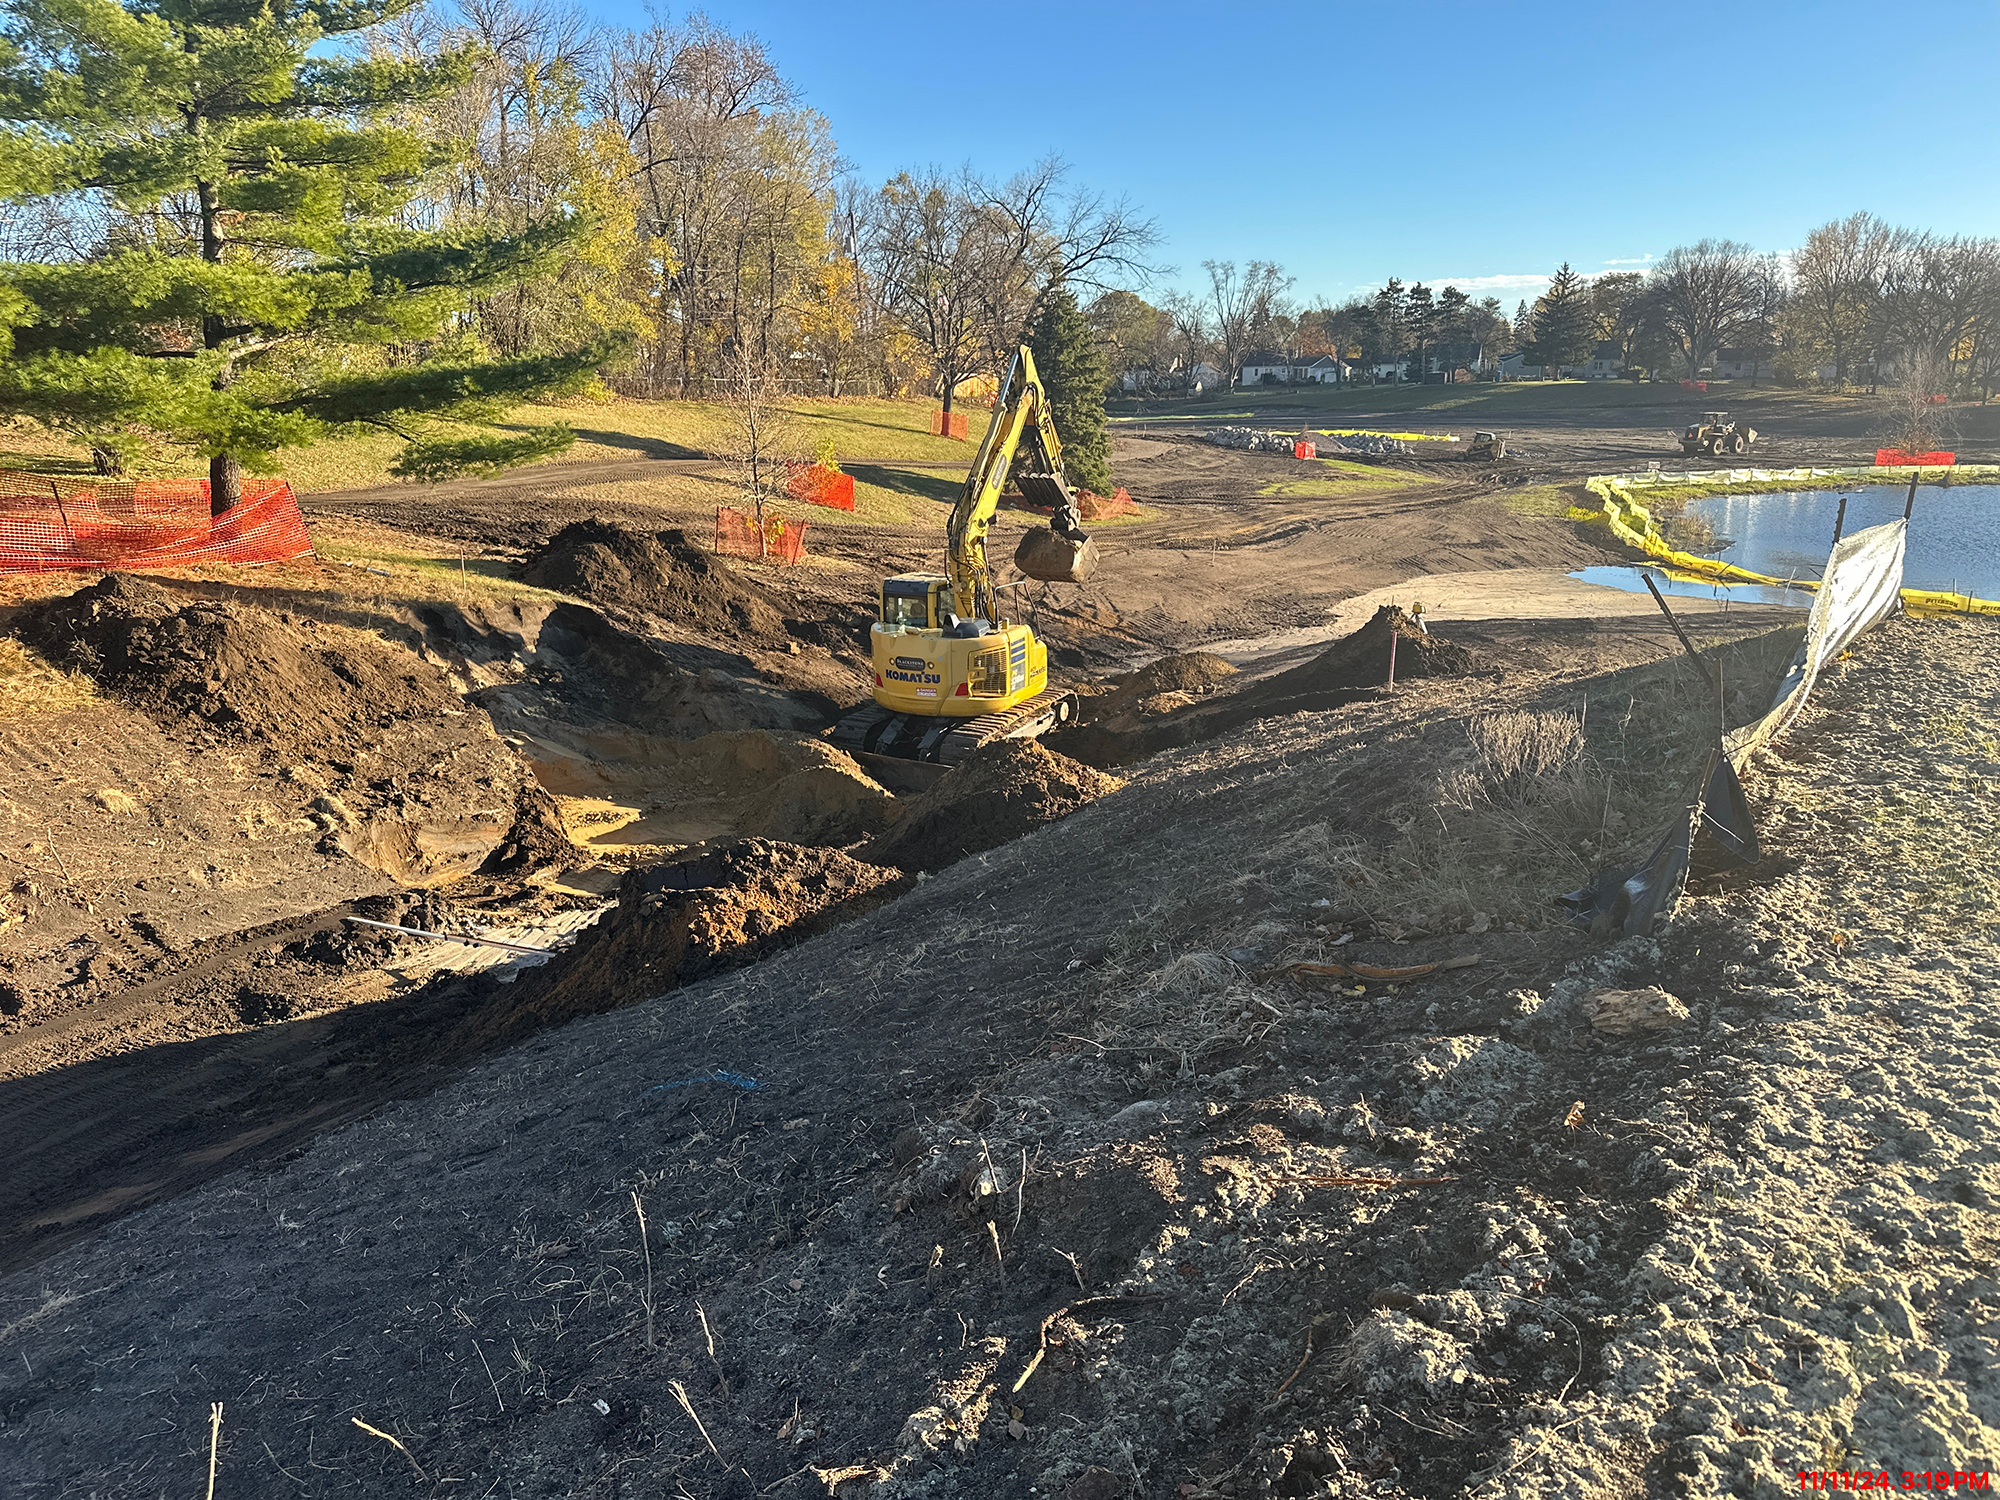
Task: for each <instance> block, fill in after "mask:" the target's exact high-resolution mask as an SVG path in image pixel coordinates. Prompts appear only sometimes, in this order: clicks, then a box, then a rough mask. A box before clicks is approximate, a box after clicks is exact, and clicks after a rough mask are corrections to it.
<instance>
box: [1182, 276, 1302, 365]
mask: <svg viewBox="0 0 2000 1500" xmlns="http://www.w3.org/2000/svg"><path fill="white" fill-rule="evenodd" d="M1201 268H1202V270H1204V271H1206V272H1207V273H1208V306H1207V309H1206V311H1207V312H1208V314H1209V315H1210V317H1211V318H1212V319H1213V322H1212V323H1211V325H1210V326H1211V328H1212V330H1213V333H1214V337H1215V341H1216V343H1217V344H1218V345H1220V346H1221V349H1222V373H1223V378H1224V379H1225V380H1229V381H1234V380H1235V379H1236V366H1237V362H1238V361H1239V360H1241V359H1242V357H1243V355H1244V353H1245V352H1246V351H1247V350H1248V349H1249V348H1250V344H1251V341H1252V340H1253V339H1254V338H1255V337H1256V335H1257V332H1258V330H1259V329H1261V328H1264V327H1266V326H1268V325H1269V324H1270V322H1271V321H1272V319H1274V318H1276V317H1279V316H1282V315H1283V314H1284V313H1285V312H1286V311H1287V308H1286V307H1285V303H1284V297H1285V293H1286V292H1287V291H1288V290H1290V288H1291V285H1292V278H1291V277H1289V276H1287V275H1286V274H1285V272H1284V268H1283V267H1282V266H1280V265H1278V264H1277V263H1276V262H1275V261H1268V260H1253V261H1251V262H1249V263H1248V264H1247V265H1246V266H1245V267H1244V268H1243V272H1242V274H1241V275H1240V276H1239V275H1238V274H1237V270H1236V262H1235V261H1233V260H1205V261H1203V262H1202V263H1201Z"/></svg>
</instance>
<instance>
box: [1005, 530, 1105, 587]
mask: <svg viewBox="0 0 2000 1500" xmlns="http://www.w3.org/2000/svg"><path fill="white" fill-rule="evenodd" d="M1014 566H1015V567H1017V568H1019V569H1020V570H1021V571H1022V572H1023V573H1026V574H1027V575H1028V576H1029V577H1030V578H1039V579H1041V580H1042V581H1043V582H1044V583H1083V582H1086V581H1087V580H1088V579H1089V577H1090V575H1091V574H1093V573H1095V572H1096V571H1097V539H1096V538H1095V537H1086V538H1085V539H1084V540H1083V541H1080V542H1073V541H1071V540H1070V539H1069V538H1068V537H1065V536H1057V535H1056V533H1055V532H1053V531H1051V530H1049V529H1048V528H1047V527H1044V526H1037V527H1035V528H1034V529H1033V530H1032V531H1030V532H1029V533H1028V534H1027V535H1026V536H1024V537H1022V538H1021V545H1020V546H1018V547H1016V548H1015V549H1014Z"/></svg>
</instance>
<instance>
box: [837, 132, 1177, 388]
mask: <svg viewBox="0 0 2000 1500" xmlns="http://www.w3.org/2000/svg"><path fill="white" fill-rule="evenodd" d="M1066 176H1067V168H1066V167H1065V166H1064V165H1063V163H1062V161H1061V160H1060V159H1058V158H1056V157H1047V158H1044V159H1043V160H1042V161H1039V162H1037V163H1036V164H1035V165H1034V166H1033V167H1031V168H1030V169H1029V170H1027V171H1025V172H1021V173H1017V174H1016V175H1014V176H1013V177H1010V178H1008V179H1007V180H1006V181H1004V182H998V183H996V182H993V181H991V180H989V179H987V178H983V177H981V176H979V175H977V174H976V173H974V172H973V171H971V169H970V168H967V169H964V170H961V171H959V172H957V173H955V174H946V173H945V172H943V171H941V170H940V169H938V168H936V167H932V168H928V169H926V170H924V171H922V172H918V173H910V172H904V173H900V174H899V175H897V176H896V177H894V178H891V179H890V181H889V182H888V183H887V184H886V185H884V187H883V188H882V191H881V193H880V194H879V195H878V197H877V206H876V213H875V216H874V222H873V225H872V228H873V231H874V232H873V233H872V234H871V236H870V237H869V240H868V247H867V259H868V261H869V263H870V266H871V269H872V270H873V272H874V274H875V276H876V278H877V279H878V280H879V282H880V286H881V291H882V295H883V299H884V305H885V306H886V307H887V308H888V309H889V310H891V311H892V312H893V313H894V314H895V315H896V316H897V317H899V318H900V319H901V320H902V322H903V323H904V324H905V326H907V327H908V328H909V329H910V331H911V332H912V333H913V334H915V336H916V337H917V339H918V340H919V342H920V343H921V344H922V345H923V347H924V349H925V351H926V353H927V354H928V356H929V359H930V362H931V365H932V370H933V374H934V376H935V379H936V381H937V388H938V395H939V397H940V399H941V400H942V401H943V403H944V407H945V410H946V411H949V410H951V403H952V397H953V393H954V392H955V390H956V389H957V386H958V384H959V382H960V381H961V380H963V379H964V378H965V377H966V376H967V375H972V374H979V373H997V372H998V371H1000V370H1002V369H1004V368H1005V367H1006V364H1007V361H1008V359H1009V358H1011V357H1012V354H1013V351H1014V349H1015V347H1016V346H1017V345H1019V343H1020V342H1021V335H1022V332H1023V330H1025V329H1026V328H1027V326H1028V324H1029V323H1030V322H1031V321H1032V320H1033V319H1034V316H1035V314H1036V312H1037V311H1038V310H1039V308H1040V306H1041V301H1042V299H1043V298H1044V297H1045V296H1047V295H1048V293H1049V291H1050V290H1051V289H1052V288H1054V287H1058V286H1066V287H1068V288H1069V289H1070V291H1071V292H1073V293H1081V292H1088V291H1093V290H1095V291H1103V290H1107V289H1108V288H1109V285H1110V282H1111V281H1112V280H1114V279H1115V280H1119V281H1144V280H1145V279H1146V277H1147V276H1149V275H1150V274H1151V271H1152V268H1151V267H1150V266H1149V265H1148V264H1147V263H1146V261H1145V259H1144V254H1145V252H1146V251H1147V249H1149V248H1150V247H1151V246H1152V245H1153V244H1154V243H1155V241H1156V240H1157V239H1158V231H1157V230H1156V229H1155V228H1154V226H1153V223H1152V221H1151V220H1149V219H1142V218H1140V217H1139V216H1138V215H1137V214H1136V213H1135V212H1134V211H1133V209H1132V207H1131V205H1130V204H1129V203H1127V202H1125V201H1124V200H1123V199H1119V200H1116V201H1111V200H1107V199H1106V198H1105V197H1104V196H1103V195H1101V194H1097V193H1091V192H1088V191H1084V190H1081V189H1071V188H1068V187H1066V186H1065V178H1066Z"/></svg>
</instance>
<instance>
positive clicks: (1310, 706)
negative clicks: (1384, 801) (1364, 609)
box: [1049, 604, 1476, 766]
mask: <svg viewBox="0 0 2000 1500" xmlns="http://www.w3.org/2000/svg"><path fill="white" fill-rule="evenodd" d="M1392 638H1393V639H1394V640H1395V642H1396V681H1397V682H1399V683H1404V682H1415V681H1418V680H1421V679H1426V678H1433V677H1462V676H1464V675H1465V674H1466V673H1468V672H1470V671H1473V670H1474V668H1475V664H1476V663H1475V658H1474V656H1473V654H1472V653H1471V652H1470V651H1468V650H1466V648H1465V647H1463V646H1460V645H1458V644H1456V643H1454V642H1452V641H1447V640H1444V639H1441V638H1440V637H1438V636H1434V635H1426V634H1425V633H1424V632H1423V631H1422V630H1420V629H1418V628H1417V622H1416V621H1415V620H1414V619H1413V618H1412V617H1411V616H1410V615H1408V614H1406V613H1405V612H1404V611H1403V610H1402V609H1401V608H1399V607H1398V606H1396V605H1394V604H1385V605H1383V606H1382V607H1381V608H1380V609H1378V610H1376V611H1375V614H1374V616H1373V617H1372V618H1371V619H1370V620H1369V621H1368V623H1367V624H1365V625H1363V626H1362V627H1361V628H1360V629H1359V630H1357V631H1355V632H1354V633H1353V634H1352V635H1347V636H1343V637H1341V638H1340V639H1339V640H1337V641H1335V642H1334V643H1333V644H1332V645H1331V646H1328V647H1327V648H1326V649H1325V650H1324V651H1322V652H1320V654H1319V655H1318V656H1315V657H1314V658H1313V659H1312V660H1311V661H1309V662H1306V663H1304V664H1303V665H1301V666H1296V667H1293V668H1292V669H1291V670H1290V671H1286V672H1280V673H1278V674H1277V675H1275V676H1272V677H1267V678H1264V679H1263V680H1261V681H1258V682H1253V683H1251V684H1250V685H1249V686H1247V687H1242V688H1238V689H1237V690H1236V691H1234V692H1227V693H1218V694H1216V695H1215V696H1214V697H1213V698H1212V699H1201V698H1197V697H1196V696H1195V692H1194V691H1193V690H1189V689H1178V690H1175V689H1168V690H1166V691H1159V690H1154V691H1152V692H1151V694H1150V696H1140V694H1142V693H1144V692H1145V688H1143V687H1141V686H1140V682H1141V679H1143V678H1144V677H1145V675H1146V674H1145V673H1144V672H1142V673H1139V674H1137V675H1136V676H1135V677H1134V678H1133V679H1132V682H1131V683H1130V684H1128V685H1126V686H1121V687H1120V688H1119V689H1118V691H1117V692H1116V693H1112V694H1108V695H1106V697H1104V698H1102V699H1100V700H1098V703H1097V704H1096V705H1094V711H1093V712H1092V714H1091V716H1090V722H1088V723H1086V724H1082V725H1078V726H1076V727H1074V728H1070V729H1065V730H1062V731H1060V732H1058V733H1056V734H1054V735H1051V736H1050V737H1049V738H1050V744H1051V745H1052V746H1053V747H1054V748H1056V749H1058V750H1060V751H1062V752H1063V753H1065V754H1068V755H1073V756H1075V757H1076V758H1077V759H1078V760H1081V761H1084V762H1085V763H1087V764H1089V765H1093V766H1122V765H1129V764H1131V763H1132V762H1133V761H1135V760H1140V759H1143V758H1144V757H1146V756H1148V755H1157V754H1158V753H1159V752H1160V751H1162V750H1170V749H1173V748H1174V747H1176V746H1179V745H1193V744H1198V743H1200V742H1201V741H1203V740H1212V739H1214V738H1215V737H1216V736H1217V735H1220V734H1224V733H1227V732H1228V731H1229V730H1231V729H1235V728H1236V727H1238V726H1239V725H1242V724H1248V723H1251V722H1252V721H1254V720H1257V719H1268V718H1273V717H1275V716H1277V715H1279V714H1291V713H1302V712H1310V711H1316V710H1321V709H1329V708H1339V707H1340V706H1341V705H1343V704H1347V703H1353V702H1356V701H1357V700H1360V699H1364V698H1370V697H1373V696H1375V695H1376V694H1378V693H1381V692H1382V691H1383V690H1384V689H1385V688H1386V687H1387V686H1388V681H1389V642H1390V640H1391V639H1392ZM1203 660H1207V661H1210V662H1216V661H1220V658H1217V657H1210V656H1207V654H1206V653H1203V652H1191V653H1189V654H1188V655H1187V656H1183V657H1168V658H1167V659H1166V660H1165V661H1162V662H1155V663H1154V664H1153V666H1152V667H1148V668H1147V669H1146V671H1147V672H1153V671H1158V672H1159V673H1160V681H1162V682H1167V681H1182V680H1190V679H1193V678H1195V677H1196V676H1197V675H1198V674H1200V673H1202V672H1204V671H1207V672H1210V673H1212V672H1213V670H1214V669H1213V668H1212V667H1210V668H1204V667H1203V666H1201V662H1202V661H1203ZM1221 664H1222V665H1223V666H1225V667H1226V666H1227V665H1228V663H1226V662H1223V663H1221ZM1220 680H1221V678H1220V677H1217V676H1210V677H1209V678H1208V680H1207V682H1206V683H1204V684H1203V686H1204V687H1206V688H1213V687H1214V686H1215V685H1216V683H1217V682H1219V681H1220ZM1128 692H1129V693H1132V694H1133V696H1130V697H1127V696H1125V695H1126V694H1127V693H1128Z"/></svg>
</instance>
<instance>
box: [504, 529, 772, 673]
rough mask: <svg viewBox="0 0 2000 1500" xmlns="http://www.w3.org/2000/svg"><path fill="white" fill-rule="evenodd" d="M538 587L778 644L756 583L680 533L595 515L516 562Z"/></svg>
mask: <svg viewBox="0 0 2000 1500" xmlns="http://www.w3.org/2000/svg"><path fill="white" fill-rule="evenodd" d="M515 576H516V577H518V578H519V579H520V580H521V581H522V582H523V583H532V584H534V585H535V586H536V587H538V588H545V589H554V590H556V591H557V592H559V593H564V594H574V595H576V596H577V597H578V598H581V599H589V600H591V601H592V602H593V603H597V604H609V605H617V606H620V607H622V608H625V609H634V610H640V611H643V612H644V613H646V614H650V615H658V616H661V617H662V618H664V619H668V620H672V621H674V622H676V623H677V624H681V625H685V626H687V627H688V628H689V629H691V630H696V631H699V632H701V633H702V634H704V635H710V636H715V637H718V638H720V639H722V640H725V641H730V640H748V641H750V642H753V643H759V644H773V643H775V644H779V645H782V644H783V643H784V642H785V641H786V640H787V636H786V634H785V624H784V617H783V615H782V614H781V613H780V612H779V610H778V608H777V606H776V605H775V604H773V603H772V601H771V598H770V596H769V595H768V594H767V593H766V592H765V591H764V590H763V589H761V588H759V587H758V586H757V585H756V584H755V583H752V582H750V581H748V580H746V579H743V578H739V577H737V576H736V575H735V574H734V573H732V572H731V571H730V570H729V567H728V565H727V564H726V563H724V562H723V561H722V560H721V559H719V558H717V557H715V556H714V555H713V554H711V553H708V552H705V551H703V550H702V549H701V547H700V546H699V545H697V544H696V543H695V542H693V541H691V540H690V539H689V537H688V534H687V533H686V532H685V531H682V530H680V529H678V528H675V529H672V530H668V531H640V530H637V529H636V528H633V527H630V526H620V525H617V524H616V523H614V522H611V521H605V520H601V519H599V518H597V517H595V516H593V517H592V518H591V519H589V520H587V521H572V522H570V524H569V525H567V526H565V527H563V529H562V530H561V531H558V532H557V533H556V534H555V535H554V536H552V537H550V538H549V540H548V541H547V543H546V544H544V545H543V546H541V547H539V548H537V549H536V550H535V551H534V552H532V553H530V554H529V556H528V557H527V558H526V559H525V560H524V561H523V562H522V563H521V565H520V567H519V568H518V569H517V570H516V573H515Z"/></svg>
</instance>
